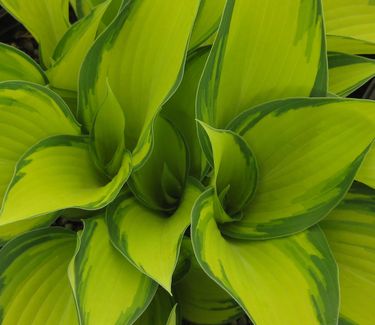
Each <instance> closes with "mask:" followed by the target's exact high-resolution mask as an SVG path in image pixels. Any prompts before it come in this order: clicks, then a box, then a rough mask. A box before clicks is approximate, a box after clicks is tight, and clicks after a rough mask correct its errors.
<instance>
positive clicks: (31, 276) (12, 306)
mask: <svg viewBox="0 0 375 325" xmlns="http://www.w3.org/2000/svg"><path fill="white" fill-rule="evenodd" d="M74 247H75V234H74V233H73V232H70V231H68V230H67V229H63V228H48V229H41V230H36V231H32V232H29V233H27V234H24V235H22V236H20V237H18V238H16V239H14V240H12V241H10V242H9V243H8V244H7V245H5V246H4V247H3V248H2V250H1V251H0V281H1V288H0V308H1V314H0V320H1V323H2V324H17V325H29V324H33V325H45V324H54V325H55V324H56V325H63V324H69V325H70V324H71V325H75V324H77V325H78V318H77V312H76V308H75V305H74V298H73V294H72V290H71V288H70V285H69V280H68V276H67V269H68V264H69V261H70V259H71V258H72V256H73V254H74Z"/></svg>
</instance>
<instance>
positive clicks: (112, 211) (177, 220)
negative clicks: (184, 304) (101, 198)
mask: <svg viewBox="0 0 375 325" xmlns="http://www.w3.org/2000/svg"><path fill="white" fill-rule="evenodd" d="M201 192H202V190H201V186H200V184H197V182H196V181H194V180H191V181H188V182H187V184H186V188H185V192H184V194H183V196H182V197H181V199H180V204H179V206H178V207H177V209H176V211H175V212H173V214H172V215H170V216H168V215H165V214H163V213H160V212H156V211H153V210H149V209H147V208H145V207H144V206H143V205H141V204H140V203H139V202H138V201H137V200H136V199H135V198H134V197H133V196H131V194H130V193H128V194H125V195H124V196H120V197H119V198H118V199H117V200H116V201H115V203H114V204H112V205H111V206H110V207H109V209H108V211H107V223H108V227H109V232H110V236H111V239H112V242H113V244H114V245H115V246H116V247H117V248H118V249H119V250H120V251H121V252H122V253H123V254H124V255H125V256H126V257H127V258H128V259H129V260H130V261H131V262H132V263H133V264H134V265H135V266H136V267H137V268H138V269H139V270H140V271H141V272H144V273H145V274H147V275H148V276H150V277H151V278H153V279H154V280H155V281H156V282H158V283H159V284H160V285H161V286H162V287H163V288H165V289H166V290H167V291H169V292H170V291H171V283H172V275H173V271H174V269H175V267H176V263H177V259H178V255H179V251H180V244H181V240H182V236H183V234H184V232H185V230H186V228H187V227H188V226H189V224H190V211H191V209H192V207H193V205H194V202H195V200H196V199H197V198H198V196H199V195H200V194H201ZM140 238H142V240H139V239H140Z"/></svg>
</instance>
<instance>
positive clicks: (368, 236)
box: [321, 184, 375, 325]
mask: <svg viewBox="0 0 375 325" xmlns="http://www.w3.org/2000/svg"><path fill="white" fill-rule="evenodd" d="M321 226H322V229H323V231H324V233H325V234H326V236H327V240H328V243H329V245H330V247H331V249H332V251H333V254H334V256H335V258H336V261H337V263H338V266H339V270H340V293H341V307H340V324H341V321H342V323H343V324H361V325H371V324H373V322H374V317H375V313H374V309H373V308H372V306H373V305H374V303H375V275H374V269H375V195H374V192H373V190H372V189H370V188H367V187H365V186H364V185H360V184H355V186H354V187H353V188H352V189H351V191H350V192H349V194H348V195H347V196H346V197H345V200H344V201H343V202H342V203H341V204H340V205H339V206H338V207H337V208H336V209H335V210H333V211H332V212H331V213H330V214H329V215H328V217H327V218H326V219H324V221H323V222H322V223H321Z"/></svg>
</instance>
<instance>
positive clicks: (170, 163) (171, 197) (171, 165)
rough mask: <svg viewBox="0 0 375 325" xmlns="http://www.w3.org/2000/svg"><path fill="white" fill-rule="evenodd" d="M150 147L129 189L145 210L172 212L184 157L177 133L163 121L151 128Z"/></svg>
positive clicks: (179, 192)
mask: <svg viewBox="0 0 375 325" xmlns="http://www.w3.org/2000/svg"><path fill="white" fill-rule="evenodd" d="M153 130H154V132H153V136H154V139H153V143H154V145H153V148H152V151H151V153H150V156H149V157H148V159H147V161H146V162H145V163H144V164H143V165H142V167H140V168H138V170H136V171H134V172H133V173H132V175H131V177H130V179H129V183H128V184H129V187H130V189H131V190H132V192H133V193H134V195H135V196H136V197H137V198H138V199H139V200H140V201H141V202H142V203H143V204H144V205H145V206H147V207H149V208H152V209H155V210H161V211H173V210H174V209H175V208H176V206H177V205H178V201H179V199H180V198H181V196H182V193H183V191H184V187H185V182H186V176H187V170H188V158H187V152H186V147H185V143H184V141H183V139H182V137H181V135H180V134H179V133H178V131H177V130H176V129H175V128H174V127H173V125H171V123H169V122H168V121H167V120H165V119H164V118H159V117H158V118H157V119H156V120H155V123H154V127H153Z"/></svg>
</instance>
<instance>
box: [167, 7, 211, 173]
mask: <svg viewBox="0 0 375 325" xmlns="http://www.w3.org/2000/svg"><path fill="white" fill-rule="evenodd" d="M210 2H212V1H211V0H209V1H208V3H210ZM209 53H210V47H205V48H201V49H198V50H196V51H194V52H193V53H191V55H190V56H189V57H188V59H187V62H186V66H185V72H184V77H183V79H182V82H181V84H180V86H179V87H178V89H177V91H176V92H175V93H174V94H173V96H172V97H171V98H170V99H169V100H168V102H167V103H166V104H165V105H164V107H163V110H162V111H161V115H163V116H166V117H167V119H168V120H170V121H171V122H172V123H173V124H174V125H175V126H176V127H177V128H178V130H179V131H180V132H181V134H182V136H183V138H184V141H185V143H186V145H187V147H188V149H189V161H190V164H189V167H190V171H189V174H190V175H191V176H194V177H195V178H197V179H201V178H202V177H203V176H204V174H205V172H206V171H207V167H208V164H207V161H206V158H205V157H204V155H203V153H202V150H201V147H200V144H199V140H198V136H197V127H196V121H195V99H196V96H197V89H198V84H199V80H200V78H201V75H202V72H203V68H204V65H205V63H206V61H207V57H208V54H209Z"/></svg>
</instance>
